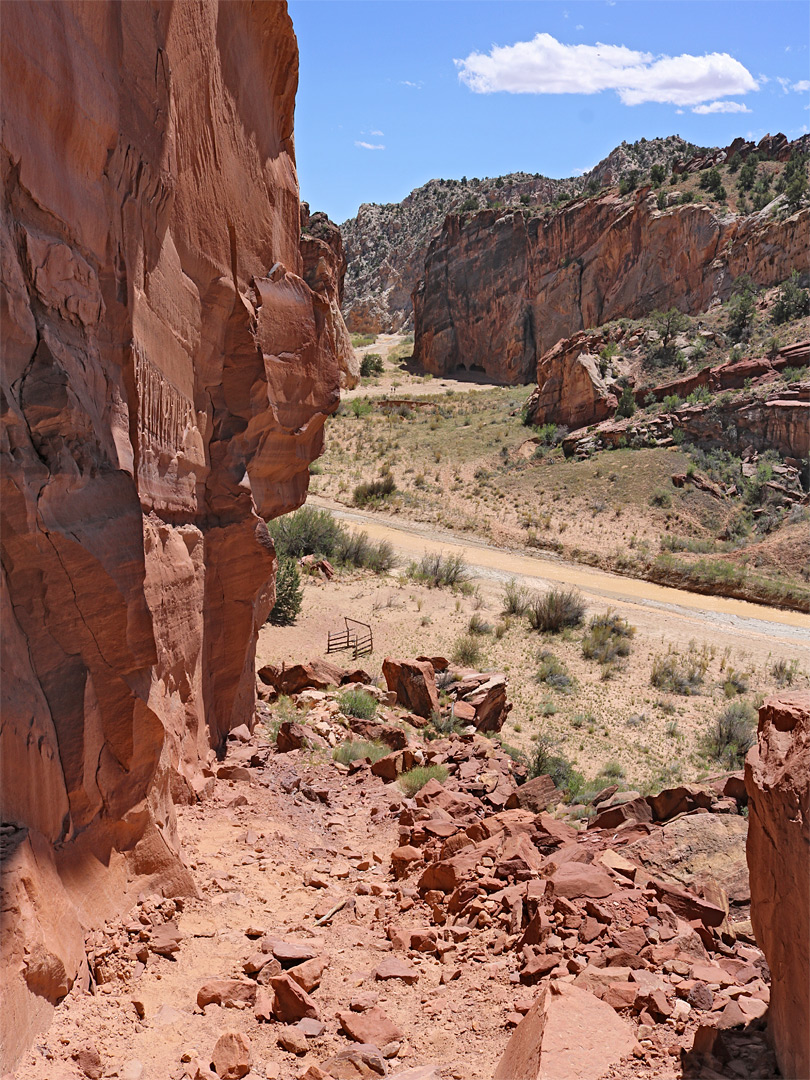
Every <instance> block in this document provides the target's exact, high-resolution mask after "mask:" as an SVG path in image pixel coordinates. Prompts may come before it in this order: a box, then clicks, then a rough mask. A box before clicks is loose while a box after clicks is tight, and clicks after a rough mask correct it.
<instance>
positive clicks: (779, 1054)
mask: <svg viewBox="0 0 810 1080" xmlns="http://www.w3.org/2000/svg"><path fill="white" fill-rule="evenodd" d="M745 787H746V791H747V793H748V799H749V803H748V805H749V819H748V845H747V856H748V869H749V873H750V876H751V921H752V923H753V925H754V933H755V934H756V939H757V944H758V945H759V946H760V948H761V949H762V951H763V952H764V953H765V957H766V959H767V961H768V966H769V967H770V969H771V1001H770V1009H769V1012H768V1028H769V1033H770V1038H771V1040H772V1042H773V1046H774V1050H775V1052H776V1059H777V1061H778V1063H779V1068H780V1071H781V1073H782V1075H783V1076H796V1077H798V1076H810V694H808V693H807V692H802V693H795V694H785V695H780V696H779V697H774V698H770V699H769V700H768V701H766V702H765V704H764V705H763V706H762V708H761V709H760V710H759V731H758V740H757V745H756V746H754V747H753V749H752V750H751V751H750V752H749V754H748V757H747V759H746V762H745Z"/></svg>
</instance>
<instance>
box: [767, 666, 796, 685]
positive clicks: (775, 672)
mask: <svg viewBox="0 0 810 1080" xmlns="http://www.w3.org/2000/svg"><path fill="white" fill-rule="evenodd" d="M798 670H799V662H798V660H790V661H788V660H777V661H776V663H775V664H774V665H773V667H772V668H771V675H772V676H773V677H774V679H775V680H776V685H777V686H792V685H793V679H794V678H795V676H796V673H797V671H798Z"/></svg>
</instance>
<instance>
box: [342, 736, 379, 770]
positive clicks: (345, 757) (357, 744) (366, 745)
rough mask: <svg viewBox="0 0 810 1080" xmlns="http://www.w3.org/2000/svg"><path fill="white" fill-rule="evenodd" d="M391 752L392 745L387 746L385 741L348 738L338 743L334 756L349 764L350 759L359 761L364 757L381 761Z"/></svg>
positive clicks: (344, 763)
mask: <svg viewBox="0 0 810 1080" xmlns="http://www.w3.org/2000/svg"><path fill="white" fill-rule="evenodd" d="M390 753H391V747H390V746H386V745H385V743H379V742H366V741H365V739H347V740H346V741H345V742H342V743H338V745H337V746H336V747H335V749H334V750H333V751H332V758H333V760H334V761H339V762H340V763H341V764H342V765H348V764H349V762H350V761H359V760H361V759H363V758H369V759H370V760H371V761H372V762H375V761H379V760H380V758H382V757H385V755H386V754H390Z"/></svg>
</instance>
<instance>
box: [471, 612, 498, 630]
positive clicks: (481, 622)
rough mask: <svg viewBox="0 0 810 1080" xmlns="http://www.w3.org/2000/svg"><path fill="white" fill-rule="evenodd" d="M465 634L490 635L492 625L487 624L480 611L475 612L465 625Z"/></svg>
mask: <svg viewBox="0 0 810 1080" xmlns="http://www.w3.org/2000/svg"><path fill="white" fill-rule="evenodd" d="M467 633H469V634H491V633H492V623H488V622H487V621H486V619H485V618H484V616H483V615H482V614H481V613H480V611H476V612H474V614H472V615H471V616H470V621H469V623H468V624H467Z"/></svg>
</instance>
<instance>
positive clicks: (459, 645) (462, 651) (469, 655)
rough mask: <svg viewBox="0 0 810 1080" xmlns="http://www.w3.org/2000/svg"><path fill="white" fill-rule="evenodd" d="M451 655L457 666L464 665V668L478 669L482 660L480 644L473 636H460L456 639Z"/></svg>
mask: <svg viewBox="0 0 810 1080" xmlns="http://www.w3.org/2000/svg"><path fill="white" fill-rule="evenodd" d="M451 655H452V658H453V660H455V662H456V663H457V664H464V666H465V667H472V668H477V667H480V666H481V662H482V660H483V653H482V651H481V643H480V642H479V640H478V638H477V637H476V636H475V635H474V634H462V636H461V637H459V638H456V641H455V643H454V645H453V652H452V654H451Z"/></svg>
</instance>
